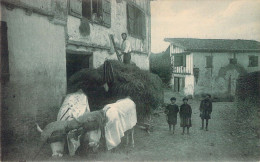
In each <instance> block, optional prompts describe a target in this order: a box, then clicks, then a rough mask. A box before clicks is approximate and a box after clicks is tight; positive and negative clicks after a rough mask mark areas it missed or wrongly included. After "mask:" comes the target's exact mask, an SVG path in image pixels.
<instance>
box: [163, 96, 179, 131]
mask: <svg viewBox="0 0 260 162" xmlns="http://www.w3.org/2000/svg"><path fill="white" fill-rule="evenodd" d="M175 102H176V98H175V97H172V98H171V104H169V105H167V107H166V109H165V113H166V114H167V122H168V124H169V131H170V132H171V128H172V133H173V134H174V130H175V125H176V124H177V113H178V112H179V107H178V105H176V104H175Z"/></svg>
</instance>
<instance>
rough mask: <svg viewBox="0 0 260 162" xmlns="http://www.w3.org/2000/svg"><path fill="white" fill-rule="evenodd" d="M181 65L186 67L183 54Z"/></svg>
mask: <svg viewBox="0 0 260 162" xmlns="http://www.w3.org/2000/svg"><path fill="white" fill-rule="evenodd" d="M182 66H184V67H186V55H183V58H182Z"/></svg>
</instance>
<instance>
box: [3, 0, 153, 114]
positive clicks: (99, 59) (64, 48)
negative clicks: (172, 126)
mask: <svg viewBox="0 0 260 162" xmlns="http://www.w3.org/2000/svg"><path fill="white" fill-rule="evenodd" d="M0 2H1V6H0V9H1V26H0V27H1V104H2V105H1V107H3V108H4V109H8V111H9V112H10V113H12V111H16V112H22V113H29V114H32V115H34V114H36V113H37V110H39V109H45V108H50V107H57V106H60V103H61V99H62V97H63V96H64V95H65V94H66V90H67V78H68V77H69V76H71V75H72V74H73V73H74V72H76V71H78V70H80V69H82V68H97V67H99V66H100V65H102V64H103V62H104V61H105V59H106V58H111V59H117V57H116V54H115V51H114V48H113V47H112V44H111V40H110V38H109V35H110V34H111V35H113V36H114V40H115V43H116V45H117V47H116V48H118V49H119V50H120V48H119V47H120V44H121V41H122V40H121V33H123V32H126V33H128V35H129V36H128V38H129V40H130V42H131V44H132V50H133V53H132V61H133V62H134V63H136V65H137V66H139V67H140V68H142V69H147V70H148V69H149V59H148V57H149V54H150V44H151V38H150V32H151V30H150V23H151V21H150V0H142V1H136V0H1V1H0Z"/></svg>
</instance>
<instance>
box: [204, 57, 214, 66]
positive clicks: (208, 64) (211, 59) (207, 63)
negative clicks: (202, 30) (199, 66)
mask: <svg viewBox="0 0 260 162" xmlns="http://www.w3.org/2000/svg"><path fill="white" fill-rule="evenodd" d="M205 58H206V67H205V68H213V56H206V57H205ZM209 59H210V62H211V63H210V62H209ZM210 64H211V65H210Z"/></svg>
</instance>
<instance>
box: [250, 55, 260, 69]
mask: <svg viewBox="0 0 260 162" xmlns="http://www.w3.org/2000/svg"><path fill="white" fill-rule="evenodd" d="M248 66H249V67H257V66H258V56H249V64H248Z"/></svg>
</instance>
